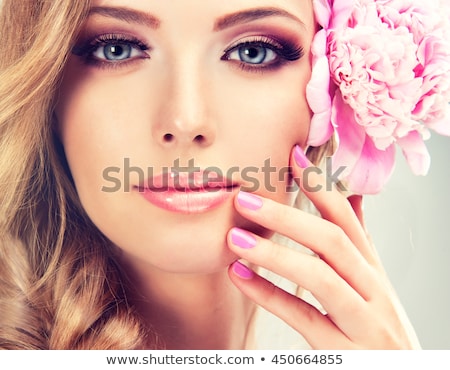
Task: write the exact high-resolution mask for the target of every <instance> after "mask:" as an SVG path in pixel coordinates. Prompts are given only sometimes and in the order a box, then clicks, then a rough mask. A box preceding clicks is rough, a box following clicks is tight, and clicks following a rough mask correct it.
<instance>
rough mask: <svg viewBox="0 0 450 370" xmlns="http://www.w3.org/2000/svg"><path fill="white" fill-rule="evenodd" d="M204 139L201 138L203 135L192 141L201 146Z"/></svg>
mask: <svg viewBox="0 0 450 370" xmlns="http://www.w3.org/2000/svg"><path fill="white" fill-rule="evenodd" d="M205 140H206V139H205V137H204V136H203V135H197V136H196V137H195V138H194V141H195V142H196V143H199V144H202V143H204V142H205Z"/></svg>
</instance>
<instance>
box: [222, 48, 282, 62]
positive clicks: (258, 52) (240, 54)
mask: <svg viewBox="0 0 450 370" xmlns="http://www.w3.org/2000/svg"><path fill="white" fill-rule="evenodd" d="M276 59H277V54H276V53H275V52H274V51H273V50H272V49H270V48H268V47H266V46H263V45H245V46H240V47H238V48H237V49H236V50H234V51H232V52H231V53H230V54H229V55H228V60H240V61H241V62H244V63H249V64H265V63H270V62H273V61H274V60H276Z"/></svg>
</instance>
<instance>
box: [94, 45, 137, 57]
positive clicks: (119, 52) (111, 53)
mask: <svg viewBox="0 0 450 370" xmlns="http://www.w3.org/2000/svg"><path fill="white" fill-rule="evenodd" d="M92 55H93V56H94V57H96V58H98V59H100V60H105V59H106V60H108V61H119V60H125V59H129V58H131V57H133V56H137V55H139V51H137V50H136V48H135V47H134V48H133V46H131V45H130V44H124V43H114V44H113V43H110V44H106V45H103V46H100V47H98V48H97V49H96V50H94V52H93V53H92Z"/></svg>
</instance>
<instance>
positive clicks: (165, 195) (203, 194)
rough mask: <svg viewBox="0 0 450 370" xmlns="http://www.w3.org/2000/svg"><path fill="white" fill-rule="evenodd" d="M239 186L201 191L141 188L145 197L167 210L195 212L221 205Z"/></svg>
mask: <svg viewBox="0 0 450 370" xmlns="http://www.w3.org/2000/svg"><path fill="white" fill-rule="evenodd" d="M236 189H237V187H229V188H211V189H203V190H200V191H177V190H174V189H170V190H165V191H152V190H150V189H144V190H139V191H140V192H141V194H142V195H143V196H144V198H145V199H146V200H147V201H149V202H150V203H152V204H154V205H155V206H157V207H159V208H162V209H164V210H166V211H170V212H177V213H184V214H194V213H204V212H207V211H209V210H211V209H214V208H216V207H218V206H220V205H221V204H222V203H224V202H225V201H227V200H228V199H230V198H231V197H232V196H233V195H234V193H235V191H236Z"/></svg>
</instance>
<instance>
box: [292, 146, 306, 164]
mask: <svg viewBox="0 0 450 370" xmlns="http://www.w3.org/2000/svg"><path fill="white" fill-rule="evenodd" d="M294 158H295V162H296V163H297V165H298V166H299V167H300V168H307V167H309V161H308V158H306V155H305V153H304V152H303V149H302V148H300V147H299V146H298V145H296V146H295V148H294Z"/></svg>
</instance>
